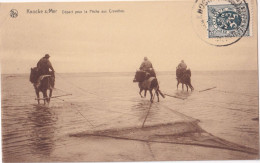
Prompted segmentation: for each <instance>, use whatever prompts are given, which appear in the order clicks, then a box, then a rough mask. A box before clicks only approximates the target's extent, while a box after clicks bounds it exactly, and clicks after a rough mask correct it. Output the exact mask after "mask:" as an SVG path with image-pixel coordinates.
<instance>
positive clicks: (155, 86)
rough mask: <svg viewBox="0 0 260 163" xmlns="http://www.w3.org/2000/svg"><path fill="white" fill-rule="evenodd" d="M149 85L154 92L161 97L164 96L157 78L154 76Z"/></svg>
mask: <svg viewBox="0 0 260 163" xmlns="http://www.w3.org/2000/svg"><path fill="white" fill-rule="evenodd" d="M151 86H152V88H153V89H155V91H156V92H158V93H159V94H160V95H161V96H162V97H163V98H165V96H164V94H163V93H162V92H161V91H160V89H159V83H158V80H157V78H155V79H154V80H153V81H152V83H151Z"/></svg>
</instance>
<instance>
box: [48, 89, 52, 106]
mask: <svg viewBox="0 0 260 163" xmlns="http://www.w3.org/2000/svg"><path fill="white" fill-rule="evenodd" d="M51 96H52V89H50V93H49V98H48V101H49V103H50V101H51Z"/></svg>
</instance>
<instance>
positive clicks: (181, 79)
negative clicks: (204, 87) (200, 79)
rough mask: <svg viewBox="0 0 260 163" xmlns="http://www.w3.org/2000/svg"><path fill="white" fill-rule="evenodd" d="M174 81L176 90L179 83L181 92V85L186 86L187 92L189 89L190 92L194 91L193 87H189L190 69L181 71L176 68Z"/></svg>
mask: <svg viewBox="0 0 260 163" xmlns="http://www.w3.org/2000/svg"><path fill="white" fill-rule="evenodd" d="M176 77H177V78H176V79H177V89H178V86H179V84H180V83H182V90H183V84H185V85H186V87H187V91H189V87H190V89H191V91H193V90H194V88H193V86H192V85H191V79H190V78H191V71H190V69H187V70H181V69H178V68H176Z"/></svg>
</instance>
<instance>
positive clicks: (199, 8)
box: [192, 0, 250, 46]
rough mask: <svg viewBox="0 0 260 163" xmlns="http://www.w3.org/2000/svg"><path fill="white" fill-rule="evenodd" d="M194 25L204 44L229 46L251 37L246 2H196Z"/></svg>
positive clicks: (193, 12)
mask: <svg viewBox="0 0 260 163" xmlns="http://www.w3.org/2000/svg"><path fill="white" fill-rule="evenodd" d="M192 25H193V28H194V30H195V32H196V33H197V35H198V37H200V38H201V39H202V40H203V41H204V42H206V43H208V44H211V45H215V46H228V45H231V44H234V43H236V42H237V41H239V40H240V39H241V38H242V37H244V36H250V31H249V25H250V12H249V7H248V3H246V1H245V0H196V2H195V4H194V6H193V9H192Z"/></svg>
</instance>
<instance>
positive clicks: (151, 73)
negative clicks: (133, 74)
mask: <svg viewBox="0 0 260 163" xmlns="http://www.w3.org/2000/svg"><path fill="white" fill-rule="evenodd" d="M139 69H140V70H142V71H145V72H147V73H148V76H149V77H156V74H155V71H154V69H153V65H152V63H151V62H150V61H149V60H148V58H147V57H144V61H143V62H142V64H141V66H140V68H139Z"/></svg>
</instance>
